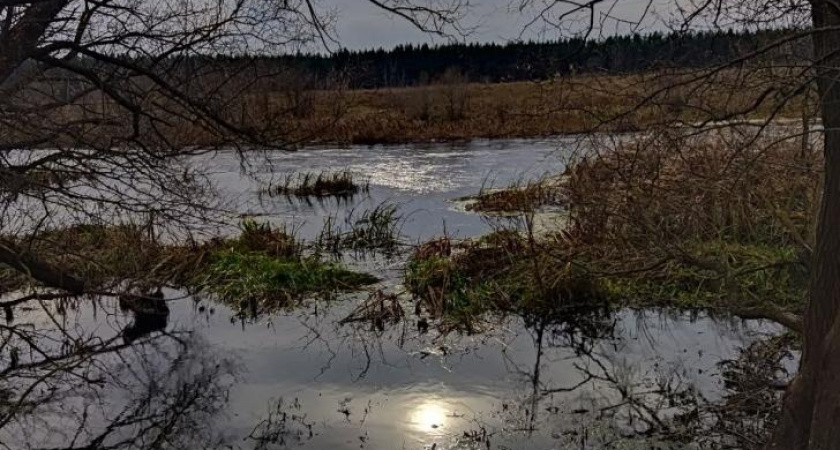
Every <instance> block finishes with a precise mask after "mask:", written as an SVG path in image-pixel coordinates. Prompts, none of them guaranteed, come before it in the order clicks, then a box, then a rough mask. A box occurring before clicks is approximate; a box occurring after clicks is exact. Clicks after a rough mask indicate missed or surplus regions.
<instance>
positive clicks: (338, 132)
mask: <svg viewBox="0 0 840 450" xmlns="http://www.w3.org/2000/svg"><path fill="white" fill-rule="evenodd" d="M799 81H801V80H799V79H798V78H796V77H794V76H792V75H790V74H787V73H780V72H779V71H778V70H769V69H768V70H761V69H750V70H744V71H736V70H729V71H725V72H720V73H714V72H712V73H706V72H704V73H702V74H701V73H697V72H681V73H676V72H673V73H663V72H656V73H647V74H636V75H591V74H590V75H580V76H573V77H566V78H558V79H555V80H551V81H544V82H515V83H498V84H481V83H470V84H468V83H463V82H459V81H457V80H455V81H453V82H450V83H447V84H435V85H428V86H419V87H409V88H391V89H377V90H346V89H342V88H336V89H333V90H304V92H302V93H300V94H301V95H295V96H290V95H289V92H288V90H272V89H250V90H249V89H242V90H240V91H237V92H235V93H234V92H230V93H225V92H223V93H220V94H219V95H220V96H224V97H225V98H221V97H220V98H219V99H218V100H217V103H219V105H220V108H219V111H220V114H223V115H224V119H225V120H226V121H228V122H229V123H231V124H234V125H236V126H237V127H239V128H241V129H243V130H248V131H249V132H252V133H254V134H255V135H261V136H262V138H264V139H265V140H268V141H273V142H285V143H287V144H290V145H307V144H339V145H346V144H382V143H404V142H430V141H453V140H466V139H473V138H513V137H538V136H549V135H558V134H571V133H582V132H588V131H636V130H642V129H648V128H650V127H652V126H655V125H662V124H666V123H671V122H674V121H684V122H691V123H693V122H700V121H712V120H726V119H731V118H765V117H768V116H779V115H782V116H789V117H797V118H798V117H800V116H801V107H800V105H801V99H802V96H801V95H799V94H797V93H795V92H794V93H789V92H788V91H789V90H790V89H786V86H792V85H794V84H796V83H798V82H799ZM302 89H305V88H302ZM301 97H303V98H304V99H305V101H302V100H301ZM150 98H151V99H153V100H154V99H156V98H157V97H156V96H155V95H150ZM214 99H215V97H214ZM150 101H151V100H150ZM154 103H156V104H159V105H161V108H162V109H163V110H166V113H163V114H162V115H163V118H164V119H165V120H163V121H159V122H157V123H156V124H155V127H154V128H153V129H152V128H148V127H146V128H143V129H141V130H140V132H141V134H142V135H143V136H144V138H149V139H152V138H154V139H157V140H159V141H160V142H168V143H169V144H172V145H175V146H183V145H202V146H209V145H230V144H232V143H235V141H236V140H238V139H240V138H239V137H236V136H231V135H230V134H229V133H228V132H226V131H225V130H220V129H218V127H216V126H215V125H214V124H212V123H209V122H207V121H205V120H197V119H194V118H191V116H190V115H189V114H187V113H184V112H183V111H179V109H178V108H177V107H175V106H173V105H170V104H169V103H168V102H167V101H166V99H163V98H157V100H155V101H154ZM55 113H56V114H61V117H59V118H56V120H51V121H50V123H51V124H52V123H53V122H55V123H60V122H61V121H62V120H65V121H66V120H70V119H72V118H78V117H84V119H85V120H88V121H90V120H93V119H95V118H96V117H97V116H98V115H101V116H102V117H103V118H107V119H108V120H104V121H102V122H101V123H100V124H99V125H91V126H86V127H85V128H84V129H83V130H76V131H77V132H78V133H83V134H84V136H85V138H86V139H88V140H95V138H96V136H101V137H102V139H103V140H106V139H107V138H108V137H113V136H114V135H119V134H122V135H125V136H128V135H131V134H132V133H131V132H130V130H123V132H122V133H115V131H114V130H115V128H114V127H117V128H119V127H122V128H127V125H128V124H130V123H131V121H130V117H129V116H125V117H122V116H120V114H119V113H118V108H117V107H116V106H115V105H110V104H109V103H108V102H105V101H102V100H101V99H97V100H96V101H92V102H89V104H86V105H85V106H84V107H80V106H77V105H71V106H68V107H65V108H62V109H60V110H56V112H55ZM179 114H182V115H183V117H181V116H179ZM187 119H189V120H187ZM39 127H40V128H42V129H43V128H44V127H41V126H40V125H39ZM128 128H130V127H128ZM47 129H49V127H47ZM33 133H34V131H33ZM67 138H68V139H72V136H68V137H67Z"/></svg>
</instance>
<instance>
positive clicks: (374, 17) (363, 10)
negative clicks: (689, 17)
mask: <svg viewBox="0 0 840 450" xmlns="http://www.w3.org/2000/svg"><path fill="white" fill-rule="evenodd" d="M470 3H471V7H470V10H469V11H468V14H467V17H466V18H465V19H464V24H465V25H466V26H467V27H469V28H471V29H473V31H472V32H471V33H470V34H469V35H468V36H467V37H466V38H463V39H461V40H466V41H469V42H508V41H511V40H517V39H524V40H529V39H534V40H550V39H556V38H558V37H560V35H561V34H562V35H565V36H568V35H570V34H572V33H574V32H575V31H578V30H579V29H580V28H581V27H582V25H581V24H580V23H579V22H577V21H573V20H566V21H565V22H564V23H565V24H566V25H567V26H568V28H566V29H564V30H562V31H560V30H557V29H552V28H550V27H546V26H545V25H544V24H543V23H537V24H535V25H534V26H532V27H530V28H526V24H527V23H528V21H529V20H530V19H531V18H533V17H534V14H535V11H534V10H530V11H524V12H518V11H512V10H511V4H513V3H516V1H514V0H471V2H470ZM606 3H607V4H608V5H605V6H604V7H602V8H601V10H600V11H598V17H601V18H603V17H605V15H606V13H607V7H608V6H613V3H614V7H613V9H612V10H611V11H612V12H611V14H610V17H616V18H621V19H622V20H628V21H632V22H637V21H638V18H639V17H640V16H642V15H644V14H645V11H646V6H647V5H648V3H649V0H614V1H610V2H606ZM673 3H674V2H668V1H663V0H654V7H653V11H647V15H646V22H645V23H644V27H643V28H644V29H643V30H641V31H650V30H652V29H661V28H663V23H664V22H663V19H664V18H666V16H667V15H668V14H669V10H670V8H671V5H673ZM325 6H327V7H334V8H335V9H336V12H337V14H338V16H337V22H336V31H337V34H338V38H339V42H340V44H341V45H342V46H343V47H346V48H349V49H365V48H378V47H384V48H390V47H393V46H395V45H397V44H402V43H407V42H411V43H424V42H426V43H444V42H446V41H445V40H444V39H443V38H440V37H438V38H435V37H433V36H431V35H429V34H424V33H422V32H420V31H418V30H416V29H415V28H413V27H412V26H411V25H410V24H408V23H407V22H406V21H405V20H402V19H399V18H396V17H393V16H390V15H388V14H386V13H384V12H382V10H380V9H378V8H376V7H375V6H373V5H372V4H370V3H369V2H367V1H366V0H332V1H329V2H326V3H325ZM557 11H558V12H559V11H560V10H559V9H558V10H557ZM631 27H632V26H631V25H629V24H627V23H622V22H620V21H616V20H609V19H607V20H606V21H605V23H604V26H603V27H602V29H601V30H599V32H600V33H601V34H602V35H610V34H616V33H627V32H630V31H632V28H631Z"/></svg>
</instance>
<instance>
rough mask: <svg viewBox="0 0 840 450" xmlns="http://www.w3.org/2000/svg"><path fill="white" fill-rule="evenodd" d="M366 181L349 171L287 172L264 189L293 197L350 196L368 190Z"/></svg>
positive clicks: (270, 193) (274, 193) (271, 193)
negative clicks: (279, 179) (277, 182)
mask: <svg viewBox="0 0 840 450" xmlns="http://www.w3.org/2000/svg"><path fill="white" fill-rule="evenodd" d="M369 189H370V185H369V183H368V182H367V181H365V182H360V181H358V180H356V177H355V176H354V175H353V173H351V172H350V171H347V170H344V171H340V172H320V173H317V174H315V173H312V172H305V173H293V174H287V175H286V176H285V177H284V178H283V180H282V181H281V182H280V183H279V184H276V185H272V186H269V187H268V188H267V189H266V192H268V194H269V195H284V196H294V197H352V196H354V195H356V194H359V193H363V192H368V190H369Z"/></svg>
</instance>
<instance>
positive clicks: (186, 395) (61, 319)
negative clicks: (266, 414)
mask: <svg viewBox="0 0 840 450" xmlns="http://www.w3.org/2000/svg"><path fill="white" fill-rule="evenodd" d="M85 301H92V300H90V299H86V300H85ZM97 303H98V304H99V306H98V308H104V310H100V311H99V312H98V315H105V316H106V317H109V318H115V320H116V321H117V324H118V328H120V329H119V330H109V332H110V334H108V333H104V332H102V331H101V328H102V327H101V323H102V320H101V319H99V320H97V321H96V322H97V323H98V324H99V325H100V326H99V327H97V326H90V327H88V328H89V329H87V330H86V327H85V325H84V324H83V320H82V319H81V318H80V317H79V316H78V315H74V312H73V309H74V308H76V307H77V306H78V305H76V304H75V303H73V302H70V301H64V302H63V303H61V305H62V307H63V308H57V307H55V306H54V305H49V306H48V305H45V304H42V305H41V308H39V309H35V310H32V311H30V312H28V313H27V314H24V315H23V316H22V317H20V319H19V321H18V322H14V323H7V324H5V325H0V448H9V449H11V448H16V449H18V448H19V449H34V448H45V449H47V448H48V449H109V450H110V449H145V448H187V447H195V448H209V447H214V446H216V445H217V444H220V442H221V441H220V437H219V436H217V435H215V434H214V433H213V432H212V428H211V427H212V423H213V419H214V416H216V415H217V414H218V412H219V411H220V409H221V408H222V407H223V406H224V405H225V404H226V401H227V390H228V387H229V384H230V381H231V375H233V367H232V365H231V364H230V363H229V362H227V361H224V360H222V359H219V358H218V357H217V356H215V355H213V354H212V353H211V352H210V351H209V348H208V347H207V346H206V345H205V344H204V343H203V342H202V341H200V340H199V339H198V338H196V337H195V336H194V335H192V334H190V333H185V332H177V333H176V332H172V333H170V332H165V331H163V330H161V328H162V327H160V325H161V324H160V323H156V324H155V327H152V328H156V329H158V331H154V330H151V329H146V330H140V328H142V327H141V325H142V321H145V320H146V318H143V317H134V321H133V322H131V323H129V324H128V325H126V324H125V323H123V322H124V320H122V319H121V318H119V316H116V315H114V314H113V313H114V311H112V310H113V309H114V308H113V305H109V304H108V302H106V301H102V302H101V303H99V302H97ZM59 310H64V311H66V312H65V313H63V314H62V313H60V312H59ZM97 328H99V331H97V332H95V331H90V329H93V330H96V329H97ZM128 329H133V330H134V331H133V332H132V333H134V334H133V335H132V338H131V339H129V338H127V337H126V330H128ZM114 331H116V332H114Z"/></svg>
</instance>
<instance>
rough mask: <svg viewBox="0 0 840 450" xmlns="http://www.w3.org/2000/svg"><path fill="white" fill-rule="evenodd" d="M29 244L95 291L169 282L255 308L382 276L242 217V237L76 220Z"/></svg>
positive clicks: (12, 286)
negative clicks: (157, 233)
mask: <svg viewBox="0 0 840 450" xmlns="http://www.w3.org/2000/svg"><path fill="white" fill-rule="evenodd" d="M28 243H29V247H28V248H29V249H30V251H31V252H32V253H33V254H36V255H39V257H41V256H44V257H45V260H46V261H47V262H49V263H51V264H52V265H54V266H55V267H62V268H64V269H65V270H67V271H68V274H70V275H73V276H75V277H78V278H80V279H83V280H85V283H86V286H87V287H88V288H89V289H92V290H97V291H109V290H117V291H122V290H135V291H139V292H141V293H146V292H149V291H151V290H152V289H153V288H156V287H160V286H162V285H171V286H176V287H184V288H187V289H189V290H191V291H194V292H201V293H205V294H208V295H211V296H213V297H215V298H217V299H219V300H221V301H224V302H226V303H230V304H232V305H234V306H236V307H239V308H240V310H241V311H242V312H251V313H259V312H266V311H273V310H276V309H278V308H282V307H290V306H294V305H296V304H297V303H298V302H299V301H300V300H302V299H304V298H306V297H310V296H314V295H321V294H328V293H332V292H336V291H350V290H356V289H359V288H361V287H363V286H366V285H369V284H372V283H375V282H376V281H377V279H376V278H375V277H372V276H370V275H367V274H363V273H357V272H354V271H350V270H347V269H344V268H342V267H340V266H339V265H337V264H333V263H328V262H324V261H321V260H320V259H319V258H317V257H316V256H313V255H306V254H305V251H304V250H305V246H304V244H303V243H302V242H300V241H298V240H297V239H296V238H295V237H294V236H293V235H291V234H290V233H288V232H287V231H286V230H282V229H275V228H272V227H270V226H268V225H266V224H258V223H256V222H254V221H245V222H243V223H242V226H241V231H240V234H239V235H238V236H236V237H233V238H228V239H219V238H216V239H211V240H209V241H207V242H203V243H188V244H183V245H172V244H164V243H161V242H160V241H159V240H157V239H155V238H154V236H153V235H152V234H151V233H150V232H149V230H148V229H146V228H143V227H139V226H135V225H118V226H100V225H78V226H74V227H69V228H63V229H58V230H51V231H47V232H42V233H39V234H38V235H37V236H34V237H30V238H29V239H28ZM0 280H2V281H3V283H4V286H3V287H4V289H5V290H18V289H25V288H26V287H27V286H35V285H36V283H35V281H34V280H31V279H28V278H27V277H25V276H22V275H18V274H15V273H14V272H12V271H11V270H10V269H0ZM245 308H247V309H245Z"/></svg>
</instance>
